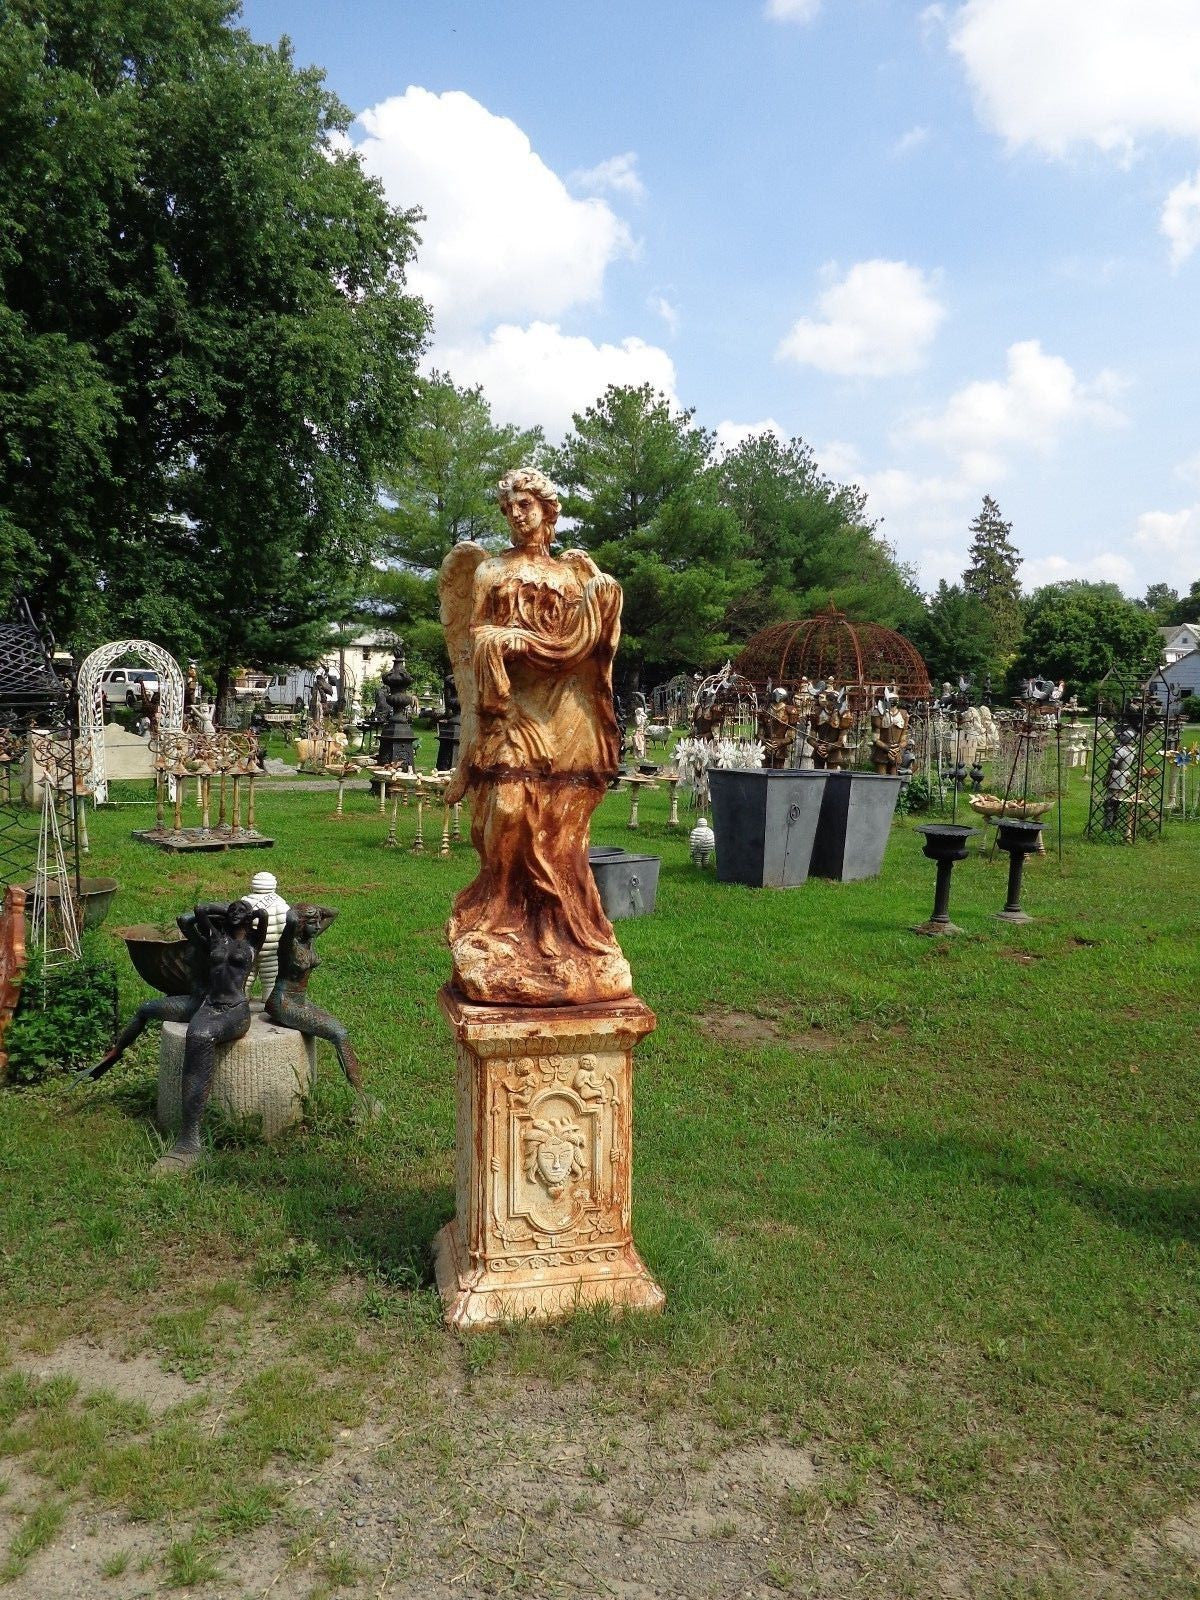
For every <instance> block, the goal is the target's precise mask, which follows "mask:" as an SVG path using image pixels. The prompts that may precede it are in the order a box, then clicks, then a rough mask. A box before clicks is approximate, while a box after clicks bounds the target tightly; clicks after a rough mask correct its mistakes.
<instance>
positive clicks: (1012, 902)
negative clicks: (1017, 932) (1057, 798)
mask: <svg viewBox="0 0 1200 1600" xmlns="http://www.w3.org/2000/svg"><path fill="white" fill-rule="evenodd" d="M1044 826H1045V824H1044V823H1041V822H1021V821H1018V820H1017V818H1015V817H1001V818H999V820H998V821H997V824H996V844H997V846H998V847H999V848H1000V849H1001V850H1007V851H1008V899H1007V901H1006V902H1005V906H1004V910H1003V911H997V913H996V916H997V917H998V918H999V920H1000V921H1001V922H1032V921H1033V918H1032V917H1031V916H1029V915H1027V913H1026V912H1024V911H1022V910H1021V875H1022V873H1023V872H1024V871H1025V857H1026V856H1027V855H1029V854H1030V853H1031V852H1032V851H1034V850H1036V849H1037V847H1038V841H1039V840H1040V838H1041V833H1042V828H1043V827H1044Z"/></svg>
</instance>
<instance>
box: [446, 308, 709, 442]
mask: <svg viewBox="0 0 1200 1600" xmlns="http://www.w3.org/2000/svg"><path fill="white" fill-rule="evenodd" d="M436 364H437V365H438V366H439V367H444V368H446V370H448V371H449V372H451V373H453V375H454V378H455V380H456V382H458V383H472V384H474V383H478V384H482V385H483V390H484V393H485V394H486V395H487V397H488V399H489V400H490V401H491V404H492V410H493V413H494V414H495V416H496V418H497V420H498V421H501V422H515V423H517V424H519V425H520V426H521V427H533V426H534V425H535V424H538V423H540V424H541V425H542V426H543V427H544V428H545V429H546V432H547V435H548V436H549V437H551V438H555V439H557V438H560V437H561V436H562V434H564V433H565V432H566V431H567V430H568V428H570V426H571V417H572V415H573V413H574V412H576V411H582V410H584V409H585V408H586V407H587V406H589V405H591V404H592V402H593V401H594V400H595V399H597V397H598V396H599V395H600V394H602V393H603V391H604V389H605V387H606V385H608V384H610V383H615V384H639V383H650V384H653V385H654V387H655V388H656V389H661V390H662V392H663V393H664V394H665V395H666V396H667V398H668V399H669V400H670V402H671V404H672V406H673V407H677V406H678V405H679V399H678V396H677V394H676V392H675V363H674V362H673V361H672V360H671V357H670V356H669V355H668V354H667V352H666V351H665V350H663V349H660V348H659V347H658V346H657V345H652V344H647V343H646V342H645V341H644V340H642V339H634V338H630V339H622V340H621V342H620V344H596V343H595V342H594V341H593V340H591V339H588V338H585V337H583V336H582V335H579V334H566V333H563V332H562V330H561V328H560V327H559V326H558V325H557V324H556V323H551V322H540V321H539V322H534V323H532V324H531V325H530V326H529V327H524V328H523V327H518V326H516V325H515V324H513V323H501V325H500V326H499V327H497V328H494V329H493V330H492V332H491V333H490V334H489V335H488V336H487V337H482V336H478V335H476V336H473V337H470V338H468V339H466V340H464V341H463V342H462V343H459V344H452V345H449V346H445V345H442V346H439V348H438V351H437V356H436Z"/></svg>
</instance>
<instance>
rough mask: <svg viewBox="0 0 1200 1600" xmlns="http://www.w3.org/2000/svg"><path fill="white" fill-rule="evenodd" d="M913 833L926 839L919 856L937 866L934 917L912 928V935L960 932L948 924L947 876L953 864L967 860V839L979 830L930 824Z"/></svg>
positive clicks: (955, 824)
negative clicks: (922, 835)
mask: <svg viewBox="0 0 1200 1600" xmlns="http://www.w3.org/2000/svg"><path fill="white" fill-rule="evenodd" d="M916 832H917V833H920V834H924V836H925V845H924V848H923V849H922V852H921V853H922V855H924V856H927V857H928V858H929V860H930V861H934V862H936V863H937V886H936V888H935V889H934V894H933V915H932V916H931V917H930V919H929V921H928V922H922V923H921V924H920V925H919V926H918V927H915V928H914V929H913V932H914V933H923V934H926V935H928V936H929V937H931V938H941V937H943V936H944V935H946V934H951V933H961V932H962V929H961V928H960V927H958V926H956V924H954V923H953V922H951V921H950V874H951V873H952V872H953V871H954V863H955V862H956V861H965V860H966V858H967V840H968V839H973V838H975V837H976V836H977V835H978V833H979V829H978V828H965V827H963V826H961V825H960V824H958V823H953V822H929V823H926V824H925V826H924V827H922V828H918V829H917V830H916Z"/></svg>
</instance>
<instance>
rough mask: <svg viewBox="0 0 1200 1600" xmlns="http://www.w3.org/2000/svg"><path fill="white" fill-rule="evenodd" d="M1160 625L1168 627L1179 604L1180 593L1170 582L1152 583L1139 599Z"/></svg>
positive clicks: (1141, 604) (1139, 602)
mask: <svg viewBox="0 0 1200 1600" xmlns="http://www.w3.org/2000/svg"><path fill="white" fill-rule="evenodd" d="M1138 605H1140V606H1142V607H1144V608H1145V610H1147V611H1148V612H1149V613H1150V615H1151V616H1152V617H1153V618H1154V620H1155V622H1157V623H1158V625H1159V626H1160V627H1166V626H1167V625H1168V624H1169V623H1170V621H1171V618H1172V617H1173V616H1174V615H1175V611H1176V609H1177V607H1178V605H1179V593H1178V591H1177V590H1176V589H1173V588H1172V587H1171V585H1170V584H1169V583H1152V584H1150V585H1149V587H1148V588H1147V590H1146V592H1145V594H1144V595H1143V596H1142V598H1141V599H1140V600H1139V601H1138Z"/></svg>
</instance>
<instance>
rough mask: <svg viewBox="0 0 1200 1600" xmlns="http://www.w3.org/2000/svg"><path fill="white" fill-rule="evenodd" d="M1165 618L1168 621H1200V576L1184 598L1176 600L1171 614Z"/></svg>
mask: <svg viewBox="0 0 1200 1600" xmlns="http://www.w3.org/2000/svg"><path fill="white" fill-rule="evenodd" d="M1165 620H1166V621H1167V622H1168V623H1179V622H1200V578H1197V579H1196V581H1195V583H1193V584H1192V586H1191V588H1190V589H1189V590H1188V592H1187V593H1186V594H1185V595H1184V597H1183V599H1182V600H1179V601H1177V602H1176V604H1175V605H1174V607H1173V608H1172V611H1171V615H1170V616H1169V617H1167V618H1166V619H1165Z"/></svg>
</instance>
